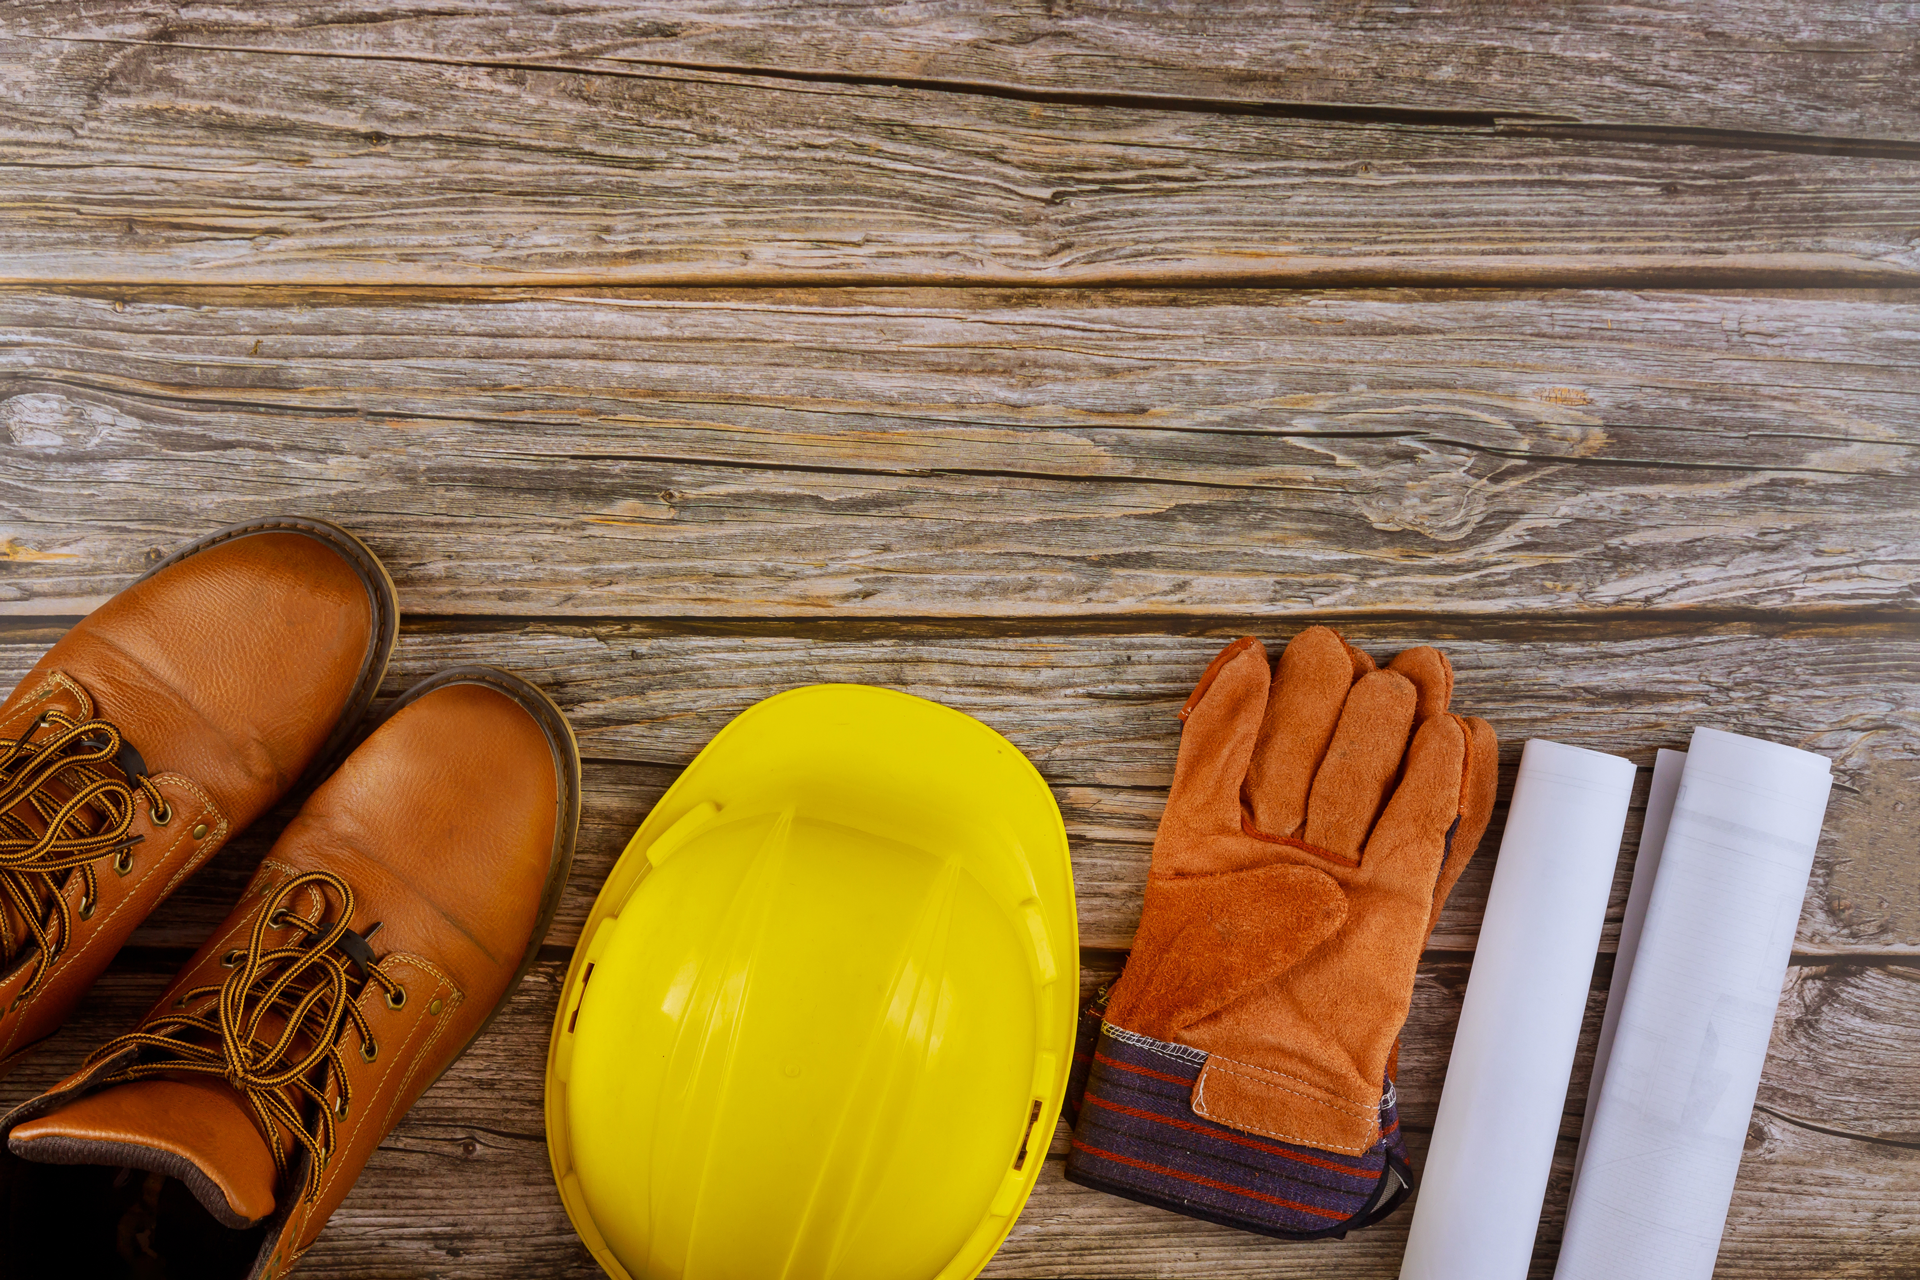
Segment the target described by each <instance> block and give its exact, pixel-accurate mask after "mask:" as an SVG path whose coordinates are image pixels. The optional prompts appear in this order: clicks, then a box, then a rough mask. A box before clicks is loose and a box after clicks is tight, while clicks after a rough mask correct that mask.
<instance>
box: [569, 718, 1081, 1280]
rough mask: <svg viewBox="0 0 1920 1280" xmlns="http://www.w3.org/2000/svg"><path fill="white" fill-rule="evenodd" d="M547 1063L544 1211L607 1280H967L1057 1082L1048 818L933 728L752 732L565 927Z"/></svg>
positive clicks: (1058, 955) (1004, 759) (640, 838)
mask: <svg viewBox="0 0 1920 1280" xmlns="http://www.w3.org/2000/svg"><path fill="white" fill-rule="evenodd" d="M581 936H582V938H583V940H584V945H583V946H581V947H580V948H578V949H577V950H576V951H575V952H574V957H573V964H572V965H571V967H570V968H569V969H568V971H567V983H566V987H565V989H564V990H563V991H562V993H561V996H560V1008H559V1011H558V1013H557V1015H556V1017H555V1020H554V1029H553V1042H552V1045H551V1048H550V1050H549V1053H548V1057H547V1149H548V1152H549V1154H550V1155H551V1156H552V1158H553V1172H554V1177H555V1178H556V1179H557V1180H558V1181H559V1183H560V1197H561V1199H562V1200H563V1201H565V1203H566V1206H567V1213H568V1214H569V1215H570V1216H571V1217H572V1219H573V1225H574V1227H575V1229H576V1230H578V1231H579V1233H580V1236H581V1238H582V1239H583V1240H584V1241H585V1242H586V1244H587V1247H588V1248H589V1249H591V1250H592V1251H593V1256H594V1258H595V1259H596V1260H597V1261H598V1262H599V1263H600V1265H601V1266H602V1267H604V1268H606V1270H607V1272H608V1273H609V1274H610V1275H613V1276H616V1277H619V1278H620V1280H829V1278H831V1280H966V1278H967V1277H971V1276H973V1275H974V1274H976V1273H977V1272H978V1271H979V1270H980V1269H981V1268H982V1267H983V1266H985V1265H986V1263H987V1260H988V1259H989V1258H991V1257H992V1256H993V1252H994V1250H995V1249H997V1248H999V1247H1000V1242H1001V1241H1002V1240H1004V1239H1005V1238H1006V1235H1007V1232H1008V1231H1009V1230H1010V1229H1011V1228H1012V1226H1013V1222H1014V1219H1015V1218H1016V1217H1017V1216H1018V1215H1019V1212H1020V1208H1021V1206H1022V1205H1023V1204H1024V1203H1025V1202H1026V1198H1027V1195H1028V1193H1029V1192H1030V1191H1032V1189H1033V1184H1034V1179H1035V1178H1036V1177H1038V1176H1039V1172H1040V1166H1041V1163H1042V1161H1043V1159H1044V1157H1045V1155H1046V1151H1047V1146H1048V1143H1049V1141H1050V1139H1051V1137H1052V1133H1053V1126H1054V1122H1055V1120H1056V1118H1057V1117H1058V1115H1059V1111H1060V1103H1061V1099H1062V1095H1063V1094H1064V1092H1065V1088H1066V1078H1067V1069H1068V1066H1069V1060H1070V1058H1071V1056H1072V1048H1073V1025H1074V1014H1075V1004H1076V1002H1077V996H1078V962H1079V934H1078V929H1077V928H1076V925H1075V920H1074V908H1073V874H1072V868H1071V865H1070V863H1069V861H1068V858H1067V839H1066V831H1065V829H1064V827H1063V826H1062V825H1061V821H1060V810H1059V808H1058V807H1057V806H1056V805H1055V804H1054V801H1053V795H1052V793H1051V792H1049V791H1048V790H1047V786H1046V783H1044V782H1043V781H1042V780H1041V778H1040V775H1039V773H1038V772H1037V771H1036V770H1035V769H1034V767H1033V765H1032V764H1031V763H1030V762H1028V760H1027V759H1026V757H1024V756H1022V755H1021V754H1020V752H1019V751H1017V750H1016V749H1015V748H1014V746H1013V744H1011V743H1009V742H1008V741H1007V740H1006V739H1005V738H1002V737H1001V736H1000V735H999V734H997V733H995V732H994V731H993V730H991V729H989V728H987V727H986V726H985V725H983V724H981V723H980V722H979V721H977V720H975V719H973V718H971V717H970V716H965V715H962V714H961V713H959V712H958V711H954V710H952V709H950V708H947V707H943V706H941V705H939V704H938V703H934V702H928V701H926V700H924V699H921V698H915V697H911V696H909V695H907V694H904V693H896V692H893V691H891V690H886V689H875V688H869V687H867V686H863V685H814V686H811V687H809V688H804V689H795V690H793V691H792V692H789V693H783V694H780V695H779V696H778V697H773V698H769V699H767V700H766V701H765V702H762V703H759V704H758V705H756V706H753V707H750V708H749V709H748V710H746V711H744V712H742V713H741V714H740V715H739V716H738V717H736V718H735V719H734V720H733V722H732V723H731V724H729V725H727V727H726V728H724V729H722V730H721V731H720V733H719V734H718V735H716V736H715V737H714V739H713V741H712V742H710V743H708V744H707V746H706V749H705V750H703V751H701V753H700V754H699V756H698V757H696V758H695V760H694V762H693V763H692V764H690V765H688V766H687V770H686V772H685V773H683V774H681V775H680V780H679V781H678V782H676V783H674V785H673V787H672V788H671V789H670V790H669V791H668V792H667V794H666V795H665V796H664V797H662V799H661V801H660V803H659V804H657V805H655V806H654V809H653V812H652V813H651V814H649V815H648V817H647V820H646V821H645V822H644V823H642V824H641V826H640V830H639V831H638V832H636V833H635V834H634V837H633V840H632V841H631V842H630V843H629V844H628V845H627V849H626V852H625V853H624V854H622V855H621V858H620V861H619V862H618V864H616V865H615V867H614V869H613V873H612V874H611V875H610V876H608V878H607V883H606V885H605V887H604V888H602V889H601V891H600V897H599V898H598V900H597V901H595V903H594V904H593V913H592V915H590V916H589V917H588V918H587V924H586V928H585V930H584V931H583V933H582V935H581Z"/></svg>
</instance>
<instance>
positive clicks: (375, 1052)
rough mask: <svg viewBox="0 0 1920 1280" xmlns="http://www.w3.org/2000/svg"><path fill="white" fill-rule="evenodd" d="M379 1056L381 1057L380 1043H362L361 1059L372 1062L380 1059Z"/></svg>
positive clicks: (367, 1041) (365, 1041)
mask: <svg viewBox="0 0 1920 1280" xmlns="http://www.w3.org/2000/svg"><path fill="white" fill-rule="evenodd" d="M379 1056H380V1045H379V1042H378V1041H374V1040H363V1041H361V1042H360V1057H361V1058H362V1059H363V1060H365V1061H367V1062H372V1061H373V1060H374V1059H375V1058H378V1057H379Z"/></svg>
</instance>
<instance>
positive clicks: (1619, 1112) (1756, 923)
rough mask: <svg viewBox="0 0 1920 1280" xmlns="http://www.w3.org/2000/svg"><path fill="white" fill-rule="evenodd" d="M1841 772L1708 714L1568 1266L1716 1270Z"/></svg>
mask: <svg viewBox="0 0 1920 1280" xmlns="http://www.w3.org/2000/svg"><path fill="white" fill-rule="evenodd" d="M1832 785H1833V778H1832V773H1831V771H1830V767H1829V765H1828V764H1827V761H1826V760H1825V759H1824V758H1823V757H1821V756H1817V755H1814V754H1812V753H1811V752H1806V751H1797V750H1795V749H1794V748H1792V747H1784V746H1781V745H1779V744H1777V743H1772V742H1762V741H1760V740H1759V739H1756V738H1746V737H1741V736H1739V735H1737V734H1731V733H1722V732H1720V731H1719V730H1716V729H1696V730H1694V734H1693V740H1692V742H1691V743H1690V744H1689V746H1688V748H1687V762H1686V767H1685V769H1684V770H1683V771H1682V773H1681V777H1680V790H1679V794H1678V795H1677V797H1676V798H1675V800H1674V807H1673V817H1672V820H1671V821H1670V822H1669V823H1668V825H1667V836H1666V841H1665V844H1664V846H1663V847H1662V849H1661V854H1660V864H1659V874H1658V875H1657V877H1656V878H1655V879H1654V882H1653V892H1652V894H1651V896H1650V897H1649V899H1648V902H1647V915H1646V923H1645V925H1644V926H1643V928H1642V931H1641V934H1640V945H1639V947H1638V948H1637V949H1636V950H1635V953H1634V957H1633V975H1632V978H1631V979H1630V980H1629V982H1628V983H1627V990H1626V999H1625V1001H1624V1003H1623V1006H1622V1008H1621V1010H1620V1017H1619V1029H1618V1032H1617V1033H1616V1035H1615V1037H1614V1041H1613V1052H1612V1055H1611V1058H1610V1060H1609V1062H1608V1064H1607V1071H1606V1077H1605V1079H1604V1080H1603V1081H1602V1083H1601V1090H1600V1101H1599V1105H1598V1106H1597V1107H1596V1108H1595V1110H1594V1113H1593V1125H1592V1131H1591V1133H1590V1135H1589V1137H1588V1141H1587V1152H1586V1162H1585V1163H1584V1164H1583V1165H1582V1166H1581V1170H1580V1179H1579V1184H1578V1185H1577V1186H1576V1187H1575V1188H1574V1192H1573V1201H1572V1204H1571V1206H1570V1207H1569V1209H1568V1212H1567V1234H1566V1239H1565V1240H1564V1241H1563V1242H1562V1244H1561V1247H1560V1262H1559V1267H1558V1269H1557V1270H1556V1271H1555V1272H1554V1275H1555V1277H1556V1280H1708V1277H1710V1276H1711V1275H1712V1274H1713V1264H1714V1257H1715V1255H1716V1254H1717V1253H1718V1252H1719V1249H1720V1235H1721V1232H1722V1231H1723V1230H1724V1229H1725V1227H1726V1221H1727V1207H1728V1205H1729V1204H1730V1203H1731V1202H1732V1200H1733V1184H1734V1179H1735V1177H1736V1176H1737V1175H1738V1173H1739V1169H1740V1153H1741V1150H1742V1148H1743V1147H1744V1145H1745V1142H1746V1136H1747V1120H1748V1118H1749V1117H1750V1116H1751V1115H1752V1112H1753V1099H1754V1095H1755V1093H1756V1092H1757V1091H1758V1089H1759V1086H1760V1068H1761V1066H1762V1065H1763V1064H1764V1062H1765V1061H1766V1056H1767V1041H1768V1039H1769V1038H1770V1036H1771V1035H1772V1031H1773V1014H1774V1009H1775V1007H1776V1006H1777V1005H1778V1004H1779V1000H1780V983H1781V979H1782V978H1783V977H1784V976H1785V974H1786V967H1787V959H1788V957H1789V956H1790V955H1791V954H1792V951H1793V938H1794V930H1795V928H1796V926H1797V925H1798V923H1799V920H1800V903H1801V899H1802V898H1803V897H1804V896H1805V893H1806V887H1807V875H1808V873H1809V872H1810V871H1811V870H1812V868H1813V853H1814V846H1815V844H1816V843H1817V842H1818V841H1819V838H1820V824H1821V822H1822V820H1823V819H1824V818H1825V816H1826V808H1827V794H1828V792H1829V790H1830V789H1831V788H1832Z"/></svg>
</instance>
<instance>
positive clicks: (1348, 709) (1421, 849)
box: [1067, 627, 1498, 1239]
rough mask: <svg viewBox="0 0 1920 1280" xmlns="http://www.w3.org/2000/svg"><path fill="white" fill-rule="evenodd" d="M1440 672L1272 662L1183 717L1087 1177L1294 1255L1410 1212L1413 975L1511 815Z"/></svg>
mask: <svg viewBox="0 0 1920 1280" xmlns="http://www.w3.org/2000/svg"><path fill="white" fill-rule="evenodd" d="M1452 696H1453V669H1452V667H1451V666H1450V665H1449V664H1448V662H1447V660H1446V658H1445V657H1444V656H1443V655H1442V654H1440V653H1439V652H1438V651H1436V650H1434V649H1431V648H1427V647H1424V646H1423V647H1421V648H1417V649H1409V650H1407V651H1406V652H1404V653H1402V654H1400V655H1399V656H1398V657H1396V658H1395V659H1394V660H1393V661H1392V662H1391V663H1389V664H1388V665H1387V666H1386V667H1384V668H1381V667H1376V665H1375V664H1374V662H1373V660H1372V659H1371V658H1369V657H1368V656H1367V655H1366V654H1364V653H1362V652H1360V651H1359V650H1358V649H1355V648H1354V647H1353V646H1352V645H1349V644H1348V643H1347V642H1346V641H1345V640H1343V639H1341V637H1340V636H1339V635H1338V634H1336V633H1335V632H1333V631H1331V630H1329V629H1327V628H1326V627H1312V628H1310V629H1308V630H1307V631H1304V632H1302V633H1301V634H1300V635H1299V636H1297V637H1295V638H1294V640H1293V642H1292V643H1290V644H1289V645H1287V647H1286V651H1285V652H1284V653H1282V654H1281V655H1280V661H1279V664H1278V667H1277V669H1276V668H1275V667H1274V666H1273V665H1272V664H1271V663H1270V661H1269V659H1268V657H1267V653H1266V650H1265V649H1264V648H1263V647H1262V646H1261V644H1260V642H1259V641H1258V640H1255V639H1253V638H1252V637H1250V636H1249V637H1245V638H1242V639H1239V640H1236V641H1234V642H1233V643H1232V644H1230V645H1228V646H1227V647H1226V648H1225V649H1224V650H1222V651H1221V653H1220V655H1219V656H1218V657H1216V658H1215V659H1214V660H1213V663H1212V665H1210V666H1209V667H1208V668H1207V670H1206V672H1205V674H1204V675H1202V676H1201V677H1200V683H1199V686H1198V687H1196V688H1195V689H1194V691H1193V695H1192V696H1191V697H1189V698H1188V699H1187V704H1186V707H1185V708H1184V709H1183V710H1182V711H1181V713H1180V716H1181V719H1182V720H1183V721H1184V722H1185V727H1184V729H1183V731H1182V734H1181V738H1180V756H1179V762H1178V764H1177V765H1176V767H1175V770H1174V780H1173V789H1172V791H1171V793H1170V794H1169V796H1168V798H1167V807H1166V811H1165V813H1164V814H1163V815H1162V816H1161V819H1160V830H1159V834H1158V835H1157V837H1156V838H1155V840H1154V845H1153V868H1152V871H1151V873H1150V874H1149V876H1148V879H1147V894H1146V908H1145V912H1144V914H1143V916H1142V918H1141V921H1140V929H1139V932H1138V933H1137V934H1136V935H1135V938H1134V945H1133V951H1132V953H1131V955H1130V956H1129V957H1128V960H1127V966H1126V970H1125V971H1124V972H1123V973H1122V974H1121V976H1120V979H1119V981H1117V982H1116V983H1114V985H1113V987H1112V988H1111V990H1110V991H1109V992H1107V993H1103V996H1102V997H1101V998H1096V1000H1095V1002H1094V1004H1093V1005H1092V1006H1091V1007H1090V1008H1089V1009H1088V1010H1087V1012H1086V1016H1085V1017H1084V1018H1083V1019H1082V1024H1081V1034H1080V1044H1079V1048H1078V1052H1077V1053H1076V1062H1075V1071H1074V1078H1073V1081H1072V1084H1071V1086H1070V1089H1069V1099H1068V1101H1069V1107H1070V1109H1071V1111H1072V1119H1073V1123H1074V1135H1073V1143H1072V1148H1071V1152H1070V1154H1069V1156H1068V1159H1067V1177H1068V1178H1069V1179H1071V1180H1073V1181H1075V1182H1079V1183H1082V1184H1085V1185H1087V1186H1092V1187H1098V1188H1101V1189H1102V1190H1106V1191H1110V1192H1113V1193H1115V1194H1117V1195H1122V1196H1126V1197H1128V1198H1130V1199H1134V1200H1140V1201H1145V1202H1147V1203H1149V1204H1157V1205H1161V1206H1163V1207H1165V1208H1169V1209H1172V1210H1175V1211H1176V1212H1179V1213H1184V1214H1188V1215H1190V1216H1192V1217H1196V1218H1205V1219H1208V1220H1210V1221H1214V1222H1220V1223H1224V1224H1226V1225H1228V1226H1232V1227H1239V1228H1241V1229H1244V1230H1247V1231H1256V1232H1260V1233H1262V1234H1265V1235H1272V1236H1279V1237H1283V1238H1289V1239H1313V1238H1319V1237H1325V1236H1339V1235H1344V1234H1346V1232H1348V1231H1350V1230H1352V1229H1354V1228H1356V1227H1362V1226H1366V1225H1368V1224H1370V1223H1372V1222H1375V1221H1378V1220H1379V1219H1380V1218H1382V1217H1385V1216H1386V1215H1387V1214H1388V1213H1391V1212H1392V1211H1393V1210H1394V1209H1395V1208H1397V1207H1398V1206H1399V1204H1400V1203H1401V1201H1403V1200H1404V1199H1405V1198H1406V1196H1407V1194H1408V1193H1409V1192H1410V1191H1411V1190H1412V1188H1413V1181H1414V1179H1413V1173H1412V1170H1411V1169H1410V1167H1409V1166H1408V1164H1407V1160H1406V1150H1405V1146H1404V1145H1403V1143H1402V1142H1401V1138H1400V1133H1399V1121H1398V1113H1397V1110H1396V1107H1395V1104H1394V1092H1393V1079H1394V1070H1395V1066H1396V1059H1397V1057H1398V1051H1399V1034H1400V1028H1401V1026H1402V1025H1403V1024H1404V1023H1405V1022H1406V1017H1407V1007H1408V1005H1409V1003H1410V1002H1411V1000H1412V996H1413V981H1414V970H1415V967H1416V966H1417V965H1418V963H1419V959H1420V953H1421V951H1422V950H1423V949H1424V948H1425V945H1426V941H1427V938H1428V936H1429V935H1430V934H1431V933H1432V931H1433V926H1434V924H1435V922H1436V921H1438V919H1439V916H1440V908H1441V906H1442V904H1443V903H1444V902H1445V901H1446V897H1447V893H1448V891H1449V890H1450V889H1452V887H1453V884H1454V881H1455V880H1457V879H1458V878H1459V876H1460V872H1461V870H1462V869H1463V868H1464V867H1465V866H1466V864H1467V859H1468V858H1469V857H1471V856H1472V854H1473V850H1474V847H1475V846H1476V845H1477V844H1478V843H1479V842H1480V837H1481V835H1482V833H1484V832H1485V830H1486V827H1487V819H1488V817H1489V815H1490V814H1491V812H1492V809H1493V797H1494V786H1495V774H1496V767H1497V763H1498V744H1497V742H1496V740H1495V738H1494V733H1493V730H1492V728H1491V727H1489V726H1488V724H1487V723H1486V721H1484V720H1478V719H1473V718H1470V717H1462V716H1457V715H1454V714H1453V713H1452V712H1451V711H1449V710H1448V704H1449V703H1450V701H1451V700H1452Z"/></svg>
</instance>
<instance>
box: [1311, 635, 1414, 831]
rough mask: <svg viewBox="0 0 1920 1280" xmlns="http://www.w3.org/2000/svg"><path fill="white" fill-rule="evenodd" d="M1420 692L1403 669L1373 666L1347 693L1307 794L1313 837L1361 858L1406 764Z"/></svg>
mask: <svg viewBox="0 0 1920 1280" xmlns="http://www.w3.org/2000/svg"><path fill="white" fill-rule="evenodd" d="M1417 699H1418V694H1417V692H1416V691H1415V689H1414V687H1413V682H1412V681H1411V680H1409V679H1407V678H1406V677H1405V676H1403V675H1401V674H1400V673H1399V672H1397V671H1370V672H1368V673H1367V674H1366V675H1364V676H1361V677H1360V679H1358V680H1357V681H1355V682H1354V685H1353V688H1352V690H1351V691H1349V692H1348V694H1347V702H1346V706H1345V708H1344V709H1343V710H1342V711H1341V712H1340V723H1339V725H1338V726H1336V727H1335V729H1334V731H1333V741H1332V742H1331V743H1329V744H1328V746H1327V755H1326V759H1324V760H1323V761H1321V763H1320V769H1319V772H1318V773H1316V774H1315V775H1314V779H1313V789H1312V791H1311V792H1310V793H1309V795H1308V797H1307V843H1309V844H1313V845H1318V846H1319V847H1320V848H1322V849H1325V850H1326V851H1327V852H1329V853H1331V854H1333V855H1334V856H1335V857H1338V858H1344V859H1346V860H1348V861H1350V862H1358V861H1359V858H1360V849H1361V846H1362V845H1364V844H1365V843H1366V841H1367V832H1368V831H1370V830H1371V829H1372V828H1373V820H1374V819H1375V818H1376V817H1377V816H1379V813H1380V806H1381V803H1382V801H1384V800H1385V799H1386V795H1387V788H1388V787H1390V786H1392V785H1393V778H1394V775H1395V774H1396V773H1398V772H1399V770H1400V759H1401V757H1402V756H1403V755H1404V754H1405V753H1406V750H1407V734H1408V732H1409V731H1410V730H1411V729H1412V728H1413V712H1414V706H1415V703H1416V701H1417Z"/></svg>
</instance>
